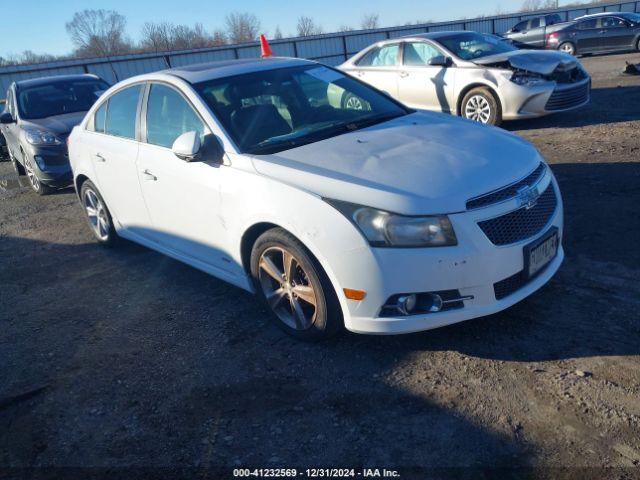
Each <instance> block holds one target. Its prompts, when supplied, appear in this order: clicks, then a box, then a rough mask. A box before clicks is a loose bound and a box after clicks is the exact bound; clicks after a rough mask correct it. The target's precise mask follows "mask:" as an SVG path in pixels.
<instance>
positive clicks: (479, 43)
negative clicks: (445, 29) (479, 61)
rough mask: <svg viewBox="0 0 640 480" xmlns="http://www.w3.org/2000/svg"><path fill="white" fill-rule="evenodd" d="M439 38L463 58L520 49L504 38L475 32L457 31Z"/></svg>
mask: <svg viewBox="0 0 640 480" xmlns="http://www.w3.org/2000/svg"><path fill="white" fill-rule="evenodd" d="M437 40H438V42H440V43H441V44H442V45H444V46H445V47H446V48H447V49H449V50H450V51H451V52H452V53H453V54H455V55H457V56H458V57H460V58H461V59H463V60H473V59H475V58H482V57H488V56H489V55H496V54H498V53H506V52H512V51H514V50H518V49H517V48H516V47H514V46H513V45H511V44H510V43H508V42H506V41H505V40H504V39H503V38H500V37H496V36H495V35H486V34H483V33H475V32H468V33H457V34H454V35H449V36H446V37H439V38H438V39H437Z"/></svg>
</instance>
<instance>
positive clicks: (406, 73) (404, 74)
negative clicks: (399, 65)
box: [400, 72, 409, 78]
mask: <svg viewBox="0 0 640 480" xmlns="http://www.w3.org/2000/svg"><path fill="white" fill-rule="evenodd" d="M408 76H409V72H400V78H405V77H408Z"/></svg>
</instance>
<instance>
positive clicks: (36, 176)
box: [0, 75, 109, 195]
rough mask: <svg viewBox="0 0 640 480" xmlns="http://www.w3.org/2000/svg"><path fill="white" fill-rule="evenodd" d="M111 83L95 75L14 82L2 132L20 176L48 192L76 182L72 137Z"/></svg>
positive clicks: (1, 120)
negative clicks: (69, 151) (71, 161)
mask: <svg viewBox="0 0 640 480" xmlns="http://www.w3.org/2000/svg"><path fill="white" fill-rule="evenodd" d="M108 88H109V85H108V84H107V83H106V82H105V81H104V80H102V79H100V78H99V77H97V76H95V75H67V76H58V77H44V78H37V79H31V80H23V81H20V82H14V83H13V84H11V86H10V87H9V90H8V91H7V98H6V105H5V109H4V111H3V112H2V114H0V130H1V131H2V135H3V136H4V138H5V140H6V144H7V150H8V155H9V158H10V160H11V161H12V162H13V166H14V168H15V170H16V172H17V173H18V174H19V175H27V177H28V178H29V183H30V184H31V186H32V187H33V189H34V190H35V191H36V192H37V193H39V194H41V195H44V194H46V193H49V192H50V191H51V189H53V188H58V187H64V186H68V185H70V184H71V180H72V175H71V167H70V165H69V157H68V154H67V145H66V139H67V136H68V135H69V133H70V132H71V129H72V128H73V127H74V126H76V125H77V124H78V123H80V121H81V120H82V118H83V117H84V115H85V114H86V113H87V110H89V108H91V106H92V105H93V104H94V102H95V101H96V100H97V99H98V97H99V96H100V94H101V93H102V92H104V91H105V90H107V89H108Z"/></svg>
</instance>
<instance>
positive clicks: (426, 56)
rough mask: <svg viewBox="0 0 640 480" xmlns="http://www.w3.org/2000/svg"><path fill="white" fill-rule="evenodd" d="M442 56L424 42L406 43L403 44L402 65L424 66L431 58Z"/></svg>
mask: <svg viewBox="0 0 640 480" xmlns="http://www.w3.org/2000/svg"><path fill="white" fill-rule="evenodd" d="M438 55H442V54H441V53H440V51H439V50H438V49H437V48H435V47H434V46H433V45H431V44H429V43H425V42H407V43H405V44H404V64H405V65H408V66H425V65H428V64H429V60H431V59H432V58H433V57H437V56H438Z"/></svg>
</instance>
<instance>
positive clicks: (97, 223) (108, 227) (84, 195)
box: [80, 180, 118, 247]
mask: <svg viewBox="0 0 640 480" xmlns="http://www.w3.org/2000/svg"><path fill="white" fill-rule="evenodd" d="M80 204H81V205H82V209H83V210H84V214H85V216H86V218H87V222H88V223H89V227H90V228H91V233H93V236H94V237H95V239H96V240H97V241H98V243H99V244H100V245H104V246H105V247H112V246H114V245H116V243H117V242H118V234H117V233H116V230H115V228H114V227H113V220H112V218H111V213H110V212H109V209H108V208H107V204H106V203H105V201H104V199H103V198H102V195H100V192H99V191H98V189H97V188H96V186H95V185H94V184H93V182H91V180H86V181H85V182H84V183H83V184H82V187H80ZM90 209H93V212H95V215H92V214H91V213H90Z"/></svg>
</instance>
